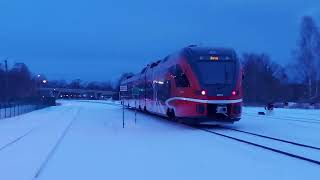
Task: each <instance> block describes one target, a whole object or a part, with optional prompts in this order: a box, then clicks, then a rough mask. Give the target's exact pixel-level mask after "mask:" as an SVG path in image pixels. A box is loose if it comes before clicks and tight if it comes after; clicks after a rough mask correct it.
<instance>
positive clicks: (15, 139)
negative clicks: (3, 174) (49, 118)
mask: <svg viewBox="0 0 320 180" xmlns="http://www.w3.org/2000/svg"><path fill="white" fill-rule="evenodd" d="M65 112H66V110H65V111H63V112H62V113H61V114H64V113H65ZM61 114H59V115H61ZM43 123H44V124H46V123H45V122H42V123H41V124H40V125H38V126H34V127H32V128H31V129H29V130H27V131H26V132H24V133H23V134H21V135H19V136H17V137H16V138H14V139H13V140H11V141H10V142H8V143H6V144H4V145H2V146H0V152H1V151H3V150H4V149H6V148H8V147H10V146H12V145H14V144H16V143H18V142H20V141H21V140H23V139H24V138H25V137H27V136H28V135H30V134H31V133H32V132H34V131H36V130H37V129H38V128H40V127H41V126H43Z"/></svg>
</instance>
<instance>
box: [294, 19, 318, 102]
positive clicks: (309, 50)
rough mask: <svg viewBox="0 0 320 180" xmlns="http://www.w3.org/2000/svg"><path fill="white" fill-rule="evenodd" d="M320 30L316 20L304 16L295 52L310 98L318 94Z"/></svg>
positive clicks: (298, 69)
mask: <svg viewBox="0 0 320 180" xmlns="http://www.w3.org/2000/svg"><path fill="white" fill-rule="evenodd" d="M318 41H319V32H318V27H317V26H316V23H315V21H314V20H313V18H312V17H310V16H305V17H303V18H302V22H301V29H300V38H299V41H298V47H297V49H296V50H295V52H294V56H295V59H296V66H295V67H296V69H297V71H298V72H300V73H301V74H300V75H301V76H302V77H303V80H304V83H305V84H306V85H307V87H308V88H307V89H308V96H309V98H312V97H315V96H317V94H318V88H317V81H318V78H319V70H318V67H319V63H318V62H317V61H316V60H317V54H316V53H315V51H316V48H317V46H318V45H317V44H318V43H319V42H318Z"/></svg>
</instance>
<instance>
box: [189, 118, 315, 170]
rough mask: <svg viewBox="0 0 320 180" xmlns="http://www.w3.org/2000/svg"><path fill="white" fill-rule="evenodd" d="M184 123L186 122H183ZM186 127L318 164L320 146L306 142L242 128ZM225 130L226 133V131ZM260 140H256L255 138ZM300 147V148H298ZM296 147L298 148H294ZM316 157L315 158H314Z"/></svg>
mask: <svg viewBox="0 0 320 180" xmlns="http://www.w3.org/2000/svg"><path fill="white" fill-rule="evenodd" d="M185 125H186V124H185ZM186 126H188V127H191V128H194V129H198V130H201V131H205V132H207V133H211V134H214V135H217V136H221V137H224V138H227V139H231V140H234V141H237V142H240V143H244V144H247V145H251V146H255V147H259V148H262V149H265V150H268V151H272V152H275V153H278V154H282V155H285V156H289V157H292V158H295V159H299V160H302V161H306V162H309V163H313V164H316V165H320V147H315V146H310V145H306V144H302V143H297V142H292V141H287V140H283V139H278V138H274V137H270V136H265V135H261V134H256V133H252V132H247V131H242V130H238V129H233V128H226V127H222V128H220V129H222V130H224V131H222V132H221V131H219V130H211V129H208V128H203V127H201V126H190V125H186ZM225 130H227V133H226V131H225ZM228 131H229V132H230V131H233V132H237V133H238V134H239V133H241V134H246V135H250V136H251V138H250V137H249V138H248V137H241V135H240V136H239V135H236V134H232V133H231V134H230V133H228ZM252 137H254V138H252ZM256 137H258V139H260V140H257V138H256ZM252 139H255V140H252ZM261 139H264V140H268V141H273V143H272V142H271V143H270V142H268V143H265V142H263V141H261ZM274 143H275V144H278V145H270V144H274ZM279 143H281V144H282V146H279ZM299 148H300V149H299ZM296 149H298V150H296ZM310 152H311V156H310V154H309V155H306V154H308V153H310ZM315 157H317V158H315Z"/></svg>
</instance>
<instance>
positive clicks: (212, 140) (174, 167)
mask: <svg viewBox="0 0 320 180" xmlns="http://www.w3.org/2000/svg"><path fill="white" fill-rule="evenodd" d="M245 112H246V113H249V114H250V113H252V114H256V109H245ZM275 113H277V112H275ZM26 115H30V116H29V118H27V117H23V116H20V118H21V119H20V120H25V121H29V122H30V124H32V123H31V122H41V123H39V124H37V123H34V126H36V125H38V127H37V130H36V131H34V132H32V133H30V134H29V135H27V136H26V137H25V138H23V139H21V140H20V141H18V142H17V143H15V144H12V145H11V146H10V147H7V148H5V149H3V150H2V151H0V170H1V173H0V179H10V180H15V179H17V180H24V179H26V180H30V179H32V178H34V179H43V180H57V179H61V180H62V179H68V180H69V179H77V180H80V179H139V180H140V179H156V180H157V179H159V180H163V179H175V180H177V179H183V180H188V179H190V180H193V179H262V180H264V179H266V180H267V179H268V180H269V179H290V180H293V179H319V178H320V174H319V173H318V172H319V167H320V166H317V165H314V164H312V163H308V162H304V161H300V160H298V159H294V158H290V157H287V156H284V155H281V154H277V153H274V152H270V151H267V150H263V149H261V148H257V147H254V146H249V145H246V144H243V143H239V142H236V141H232V140H229V139H225V138H223V137H219V136H215V135H213V134H209V133H206V132H203V131H200V130H197V129H193V128H190V127H186V126H184V125H180V124H176V123H172V122H168V121H166V120H163V119H161V118H158V117H153V116H150V115H145V114H141V113H138V115H137V124H135V123H134V112H133V111H128V110H126V111H125V128H122V109H121V107H119V106H118V105H113V104H112V102H108V103H103V102H98V103H97V102H94V103H90V102H79V101H62V106H58V107H52V108H48V109H43V110H40V111H35V112H31V113H29V114H26ZM26 115H25V116H26ZM263 118H267V117H258V118H256V117H255V118H251V117H250V116H247V115H246V114H245V115H244V118H243V119H242V120H241V121H240V122H238V123H236V124H235V125H234V126H235V127H236V128H241V129H243V128H244V129H247V130H250V131H257V132H259V133H268V135H278V136H281V137H288V138H291V136H289V135H287V134H288V132H287V130H290V131H294V132H292V134H293V133H296V132H297V131H304V133H302V132H301V133H300V135H302V134H304V136H303V137H300V139H301V140H309V141H310V143H314V144H318V145H320V144H319V141H317V140H316V138H315V140H313V141H312V140H310V139H312V138H310V137H309V135H310V136H311V135H312V134H313V133H314V132H309V130H310V131H317V132H319V131H318V130H319V129H318V128H319V127H318V126H317V125H316V126H312V125H310V126H309V124H310V123H309V124H308V125H305V124H303V123H302V122H299V123H298V122H288V121H280V120H279V121H276V120H269V119H263ZM10 122H11V123H10ZM71 122H73V124H72V126H71V127H70V129H67V127H68V126H69V125H70V123H71ZM6 123H8V124H11V127H15V126H18V127H19V126H22V127H24V126H28V127H29V125H27V124H29V123H27V124H26V125H16V124H17V123H18V120H16V121H7V120H6ZM7 126H8V125H7ZM280 126H281V127H280ZM30 128H32V127H31V125H30ZM305 128H308V129H309V130H305ZM2 129H5V128H2V124H0V132H1V131H2ZM26 129H27V128H25V129H23V130H19V129H16V131H19V132H21V133H22V131H26ZM66 129H67V131H65V130H66ZM272 129H274V131H273V130H272ZM280 129H282V131H280ZM63 132H66V134H65V136H62V134H63ZM308 133H311V134H308ZM6 134H8V136H9V135H10V131H9V130H8V131H7V133H4V134H2V135H3V136H6ZM61 137H63V138H62V139H61ZM60 139H61V141H59V140H60ZM58 142H59V143H58ZM56 145H58V146H56ZM55 147H56V148H55ZM51 152H52V153H51ZM39 170H40V171H39ZM36 175H38V176H36Z"/></svg>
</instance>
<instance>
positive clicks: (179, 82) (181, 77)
mask: <svg viewBox="0 0 320 180" xmlns="http://www.w3.org/2000/svg"><path fill="white" fill-rule="evenodd" d="M171 73H172V74H173V75H174V80H175V83H176V86H177V87H190V82H189V79H188V77H187V75H186V74H185V73H184V72H183V71H182V68H181V67H180V65H175V66H173V67H172V68H171Z"/></svg>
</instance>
